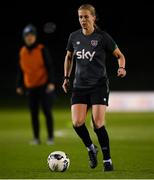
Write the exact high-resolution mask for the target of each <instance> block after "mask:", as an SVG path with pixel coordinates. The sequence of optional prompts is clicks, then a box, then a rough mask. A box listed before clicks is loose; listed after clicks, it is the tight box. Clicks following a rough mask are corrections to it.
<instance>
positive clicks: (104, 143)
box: [95, 126, 111, 160]
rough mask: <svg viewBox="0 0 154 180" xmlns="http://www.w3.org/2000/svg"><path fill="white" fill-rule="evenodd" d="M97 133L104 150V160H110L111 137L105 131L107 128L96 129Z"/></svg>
mask: <svg viewBox="0 0 154 180" xmlns="http://www.w3.org/2000/svg"><path fill="white" fill-rule="evenodd" d="M95 133H96V134H97V137H98V141H99V144H100V146H101V149H102V153H103V157H104V160H108V159H110V158H111V157H110V146H109V137H108V133H107V131H106V129H105V126H102V127H101V128H99V129H96V128H95Z"/></svg>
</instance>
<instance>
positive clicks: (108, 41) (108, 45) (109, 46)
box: [104, 32, 118, 52]
mask: <svg viewBox="0 0 154 180" xmlns="http://www.w3.org/2000/svg"><path fill="white" fill-rule="evenodd" d="M104 42H105V49H106V50H107V51H109V52H113V51H114V50H115V49H116V48H117V47H118V46H117V44H116V42H115V41H114V40H113V38H112V37H111V36H110V35H109V34H108V33H106V32H105V33H104Z"/></svg>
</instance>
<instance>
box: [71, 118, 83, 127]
mask: <svg viewBox="0 0 154 180" xmlns="http://www.w3.org/2000/svg"><path fill="white" fill-rule="evenodd" d="M83 124H84V119H73V126H74V127H80V126H82V125H83Z"/></svg>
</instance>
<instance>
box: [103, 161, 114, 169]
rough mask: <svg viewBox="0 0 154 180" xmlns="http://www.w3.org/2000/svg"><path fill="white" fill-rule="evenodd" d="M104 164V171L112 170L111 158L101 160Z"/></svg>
mask: <svg viewBox="0 0 154 180" xmlns="http://www.w3.org/2000/svg"><path fill="white" fill-rule="evenodd" d="M103 164H104V171H113V164H112V161H111V159H110V160H107V161H103Z"/></svg>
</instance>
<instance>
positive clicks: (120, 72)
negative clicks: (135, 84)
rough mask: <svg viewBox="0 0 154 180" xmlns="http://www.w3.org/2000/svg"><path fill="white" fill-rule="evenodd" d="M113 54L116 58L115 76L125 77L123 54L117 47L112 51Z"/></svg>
mask: <svg viewBox="0 0 154 180" xmlns="http://www.w3.org/2000/svg"><path fill="white" fill-rule="evenodd" d="M113 56H115V57H116V58H117V59H118V65H119V68H118V71H117V76H118V77H125V76H126V69H125V66H126V60H125V56H124V55H123V53H122V52H121V51H120V49H119V48H118V47H117V48H116V49H115V50H114V51H113Z"/></svg>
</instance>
